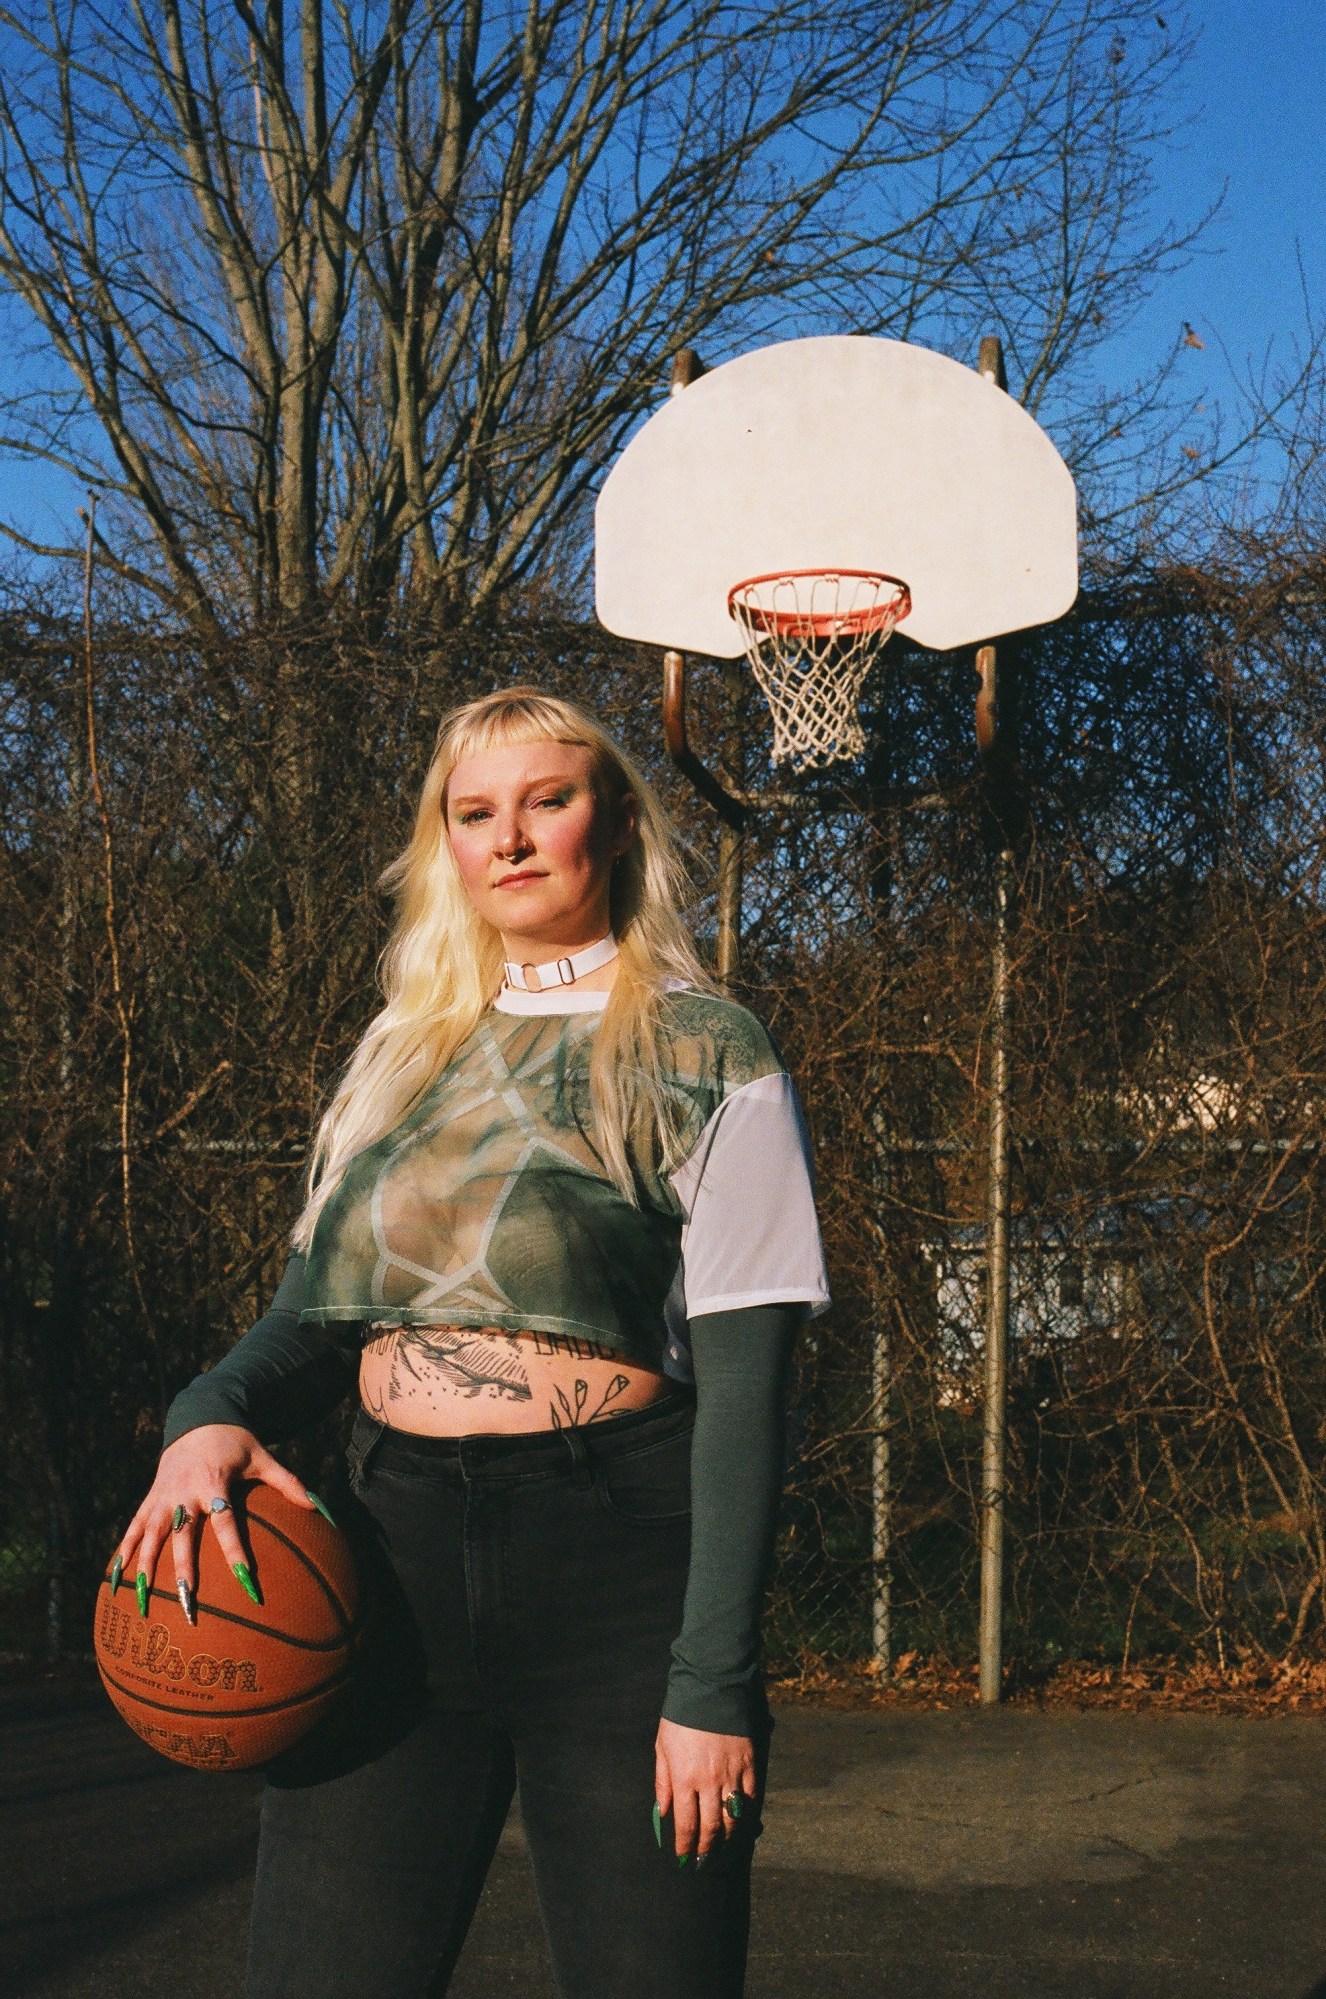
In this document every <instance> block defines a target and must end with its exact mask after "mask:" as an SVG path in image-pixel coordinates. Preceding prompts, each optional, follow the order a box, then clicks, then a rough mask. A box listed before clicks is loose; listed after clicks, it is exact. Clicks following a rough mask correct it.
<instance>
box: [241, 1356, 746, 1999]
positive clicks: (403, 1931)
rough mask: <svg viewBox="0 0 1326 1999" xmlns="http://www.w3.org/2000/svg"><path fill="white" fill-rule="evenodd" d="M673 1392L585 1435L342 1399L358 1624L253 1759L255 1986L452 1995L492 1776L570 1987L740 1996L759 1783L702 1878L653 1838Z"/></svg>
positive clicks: (486, 1827) (686, 1413)
mask: <svg viewBox="0 0 1326 1999" xmlns="http://www.w3.org/2000/svg"><path fill="white" fill-rule="evenodd" d="M694 1420H695V1403H694V1397H693V1396H688V1395H686V1394H685V1393H684V1392H681V1391H678V1392H677V1393H675V1394H670V1395H668V1396H666V1397H664V1398H663V1399H662V1400H660V1401H658V1402H655V1403H653V1404H651V1405H650V1406H649V1407H647V1408H645V1409H639V1410H632V1411H630V1412H628V1413H627V1414H626V1415H624V1416H618V1417H614V1418H611V1419H609V1420H606V1421H604V1422H600V1423H596V1424H594V1425H592V1426H591V1427H589V1428H586V1429H571V1430H548V1431H539V1432H533V1433H528V1434H524V1435H518V1436H512V1437H498V1436H475V1437H460V1438H433V1437H411V1436H408V1435H406V1434H404V1433H403V1432H401V1431H398V1430H388V1429H384V1428H383V1426H382V1425H381V1424H379V1423H376V1422H375V1421H373V1419H372V1418H370V1417H369V1416H367V1415H365V1414H362V1413H361V1415H360V1417H359V1419H358V1421H357V1423H356V1425H355V1429H354V1434H353V1437H352V1440H351V1445H350V1452H349V1462H350V1482H351V1486H352V1488H353V1491H354V1493H355V1495H356V1497H355V1499H354V1500H352V1501H351V1502H350V1506H349V1514H350V1516H351V1518H350V1521H349V1526H350V1531H351V1532H352V1534H354V1535H355V1537H356V1538H357V1540H358V1542H359V1545H360V1548H361V1552H362V1557H363V1564H364V1567H365V1569H366V1571H367V1573H368V1576H369V1579H370V1582H371V1584H372V1587H373V1596H374V1607H373V1613H372V1634H373V1635H372V1642H371V1645H370V1648H369V1653H368V1656H367V1657H366V1659H365V1662H364V1666H363V1669H362V1670H361V1672H360V1674H359V1676H358V1678H357V1681H356V1683H355V1686H354V1688H353V1690H352V1692H351V1694H350V1696H349V1697H348V1698H347V1700H346V1701H345V1703H344V1704H343V1705H342V1706H341V1707H340V1708H339V1709H337V1710H336V1712H335V1713H334V1714H333V1715H331V1716H330V1717H329V1718H328V1720H327V1721H326V1722H325V1723H323V1724H321V1725H320V1726H319V1727H318V1728H317V1729H316V1731H315V1732H314V1734H313V1735H311V1736H309V1737H307V1738H306V1739H305V1741H304V1742H302V1743H300V1744H297V1745H296V1747H295V1748H294V1749H293V1750H291V1751H288V1752H287V1754H286V1755H285V1756H284V1757H283V1758H281V1759H280V1760H279V1761H278V1762H277V1763H276V1764H274V1765H273V1766H272V1767H271V1769H270V1770H269V1772H268V1783H267V1788H266V1792H265V1794H264V1799H263V1809H262V1837H261V1843H260V1848H259V1856H258V1877H257V1884H256V1891H255V1899H254V1912H253V1931H252V1937H251V1942H250V1953H249V1987H248V1990H249V1999H352V1995H353V1999H416V1995H418V1999H423V1995H435V1994H440V1993H443V1992H445V1991H446V1989H447V1985H448V1982H449V1980H450V1977H451V1972H452V1969H453V1967H454V1966H455V1963H456V1959H457V1957H458V1956H459V1954H460V1948H461V1945H462V1943H463V1942H464V1939H465V1934H466V1931H467V1930H468V1928H469V1925H470V1920H471V1918H472V1916H473V1914H474V1908H475V1904H476V1902H477V1900H478V1897H479V1892H480V1889H481V1888H482V1886H483V1882H484V1877H485V1875H486V1874H487V1872H488V1867H489V1864H490V1862H491V1860H492V1857H493V1852H494V1849H495V1847H496V1845H497V1840H498V1836H499V1834H500V1832H501V1830H502V1826H503V1823H504V1821H505V1819H506V1815H507V1807H508V1805H509V1804H510V1801H511V1797H512V1794H513V1792H514V1790H515V1789H516V1787H517V1786H519V1790H520V1809H521V1816H522V1818H523V1820H524V1825H525V1834H526V1839H527V1841H528V1845H529V1853H530V1859H531V1861H532V1863H533V1869H534V1879H535V1884H536V1887H537V1890H538V1898H539V1907H540V1910H541V1913H542V1917H543V1924H544V1930H545V1932H546V1935H547V1939H548V1947H549V1952H550V1954H551V1958H552V1964H553V1971H554V1975H555V1978H556V1982H557V1989H558V1991H559V1993H561V1994H562V1995H563V1999H739V1995H740V1993H741V1992H742V1988H743V1984H744V1978H745V1966H746V1940H747V1932H748V1929H749V1921H750V1868H751V1859H752V1853H753V1848H754V1842H755V1840H756V1838H757V1837H758V1835H759V1832H760V1829H761V1827H760V1808H761V1805H762V1803H763V1798H764V1785H765V1775H766V1770H767V1765H768V1752H769V1738H770V1735H771V1733H772V1729H773V1720H772V1717H771V1716H770V1715H769V1713H768V1708H767V1705H765V1704H764V1703H763V1701H762V1702H761V1708H762V1713H761V1716H760V1719H759V1721H758V1722H757V1724H756V1726H755V1731H754V1745H755V1758H756V1769H757V1776H758V1796H757V1798H756V1800H755V1804H754V1806H753V1807H752V1805H751V1804H750V1803H749V1802H747V1805H746V1809H745V1811H744V1813H743V1814H742V1817H741V1819H740V1820H739V1821H738V1823H737V1827H736V1829H735V1831H734V1832H733V1834H732V1835H731V1837H730V1838H729V1839H728V1840H727V1841H726V1842H724V1841H722V1840H720V1841H719V1842H718V1844H717V1845H716V1846H715V1848H714V1850H713V1852H712V1853H711V1855H710V1858H709V1860H708V1861H707V1863H706V1865H705V1866H704V1867H703V1868H702V1869H697V1868H696V1866H695V1862H694V1860H693V1859H691V1860H689V1861H688V1862H687V1864H686V1865H685V1866H684V1867H679V1866H678V1864H677V1861H676V1858H675V1854H674V1852H673V1843H672V1820H671V1818H670V1817H669V1818H666V1819H664V1821H663V1848H662V1850H661V1851H660V1849H659V1847H658V1844H657V1842H656V1840H655V1837H654V1830H653V1825H652V1823H651V1813H652V1809H653V1803H654V1738H655V1735H656V1733H657V1730H658V1722H659V1713H660V1708H661V1704H662V1700H663V1695H664V1689H665V1686H666V1682H667V1676H668V1665H669V1653H670V1648H671V1644H672V1640H673V1639H674V1637H675V1636H676V1634H677V1632H678V1630H679V1629H680V1626H681V1618H682V1601H683V1596H684V1593H685V1588H686V1569H687V1562H688V1556H689V1542H690V1440H691V1430H692V1427H693V1424H694Z"/></svg>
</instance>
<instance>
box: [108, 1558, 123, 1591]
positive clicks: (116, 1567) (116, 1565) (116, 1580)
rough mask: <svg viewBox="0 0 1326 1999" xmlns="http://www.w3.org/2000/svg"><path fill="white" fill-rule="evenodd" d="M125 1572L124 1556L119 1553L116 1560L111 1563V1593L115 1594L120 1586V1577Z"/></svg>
mask: <svg viewBox="0 0 1326 1999" xmlns="http://www.w3.org/2000/svg"><path fill="white" fill-rule="evenodd" d="M123 1574H124V1556H123V1555H117V1556H116V1557H115V1560H114V1561H113V1562H112V1563H111V1572H110V1593H111V1595H112V1596H114V1594H115V1592H116V1590H117V1589H118V1588H119V1587H120V1578H121V1576H122V1575H123Z"/></svg>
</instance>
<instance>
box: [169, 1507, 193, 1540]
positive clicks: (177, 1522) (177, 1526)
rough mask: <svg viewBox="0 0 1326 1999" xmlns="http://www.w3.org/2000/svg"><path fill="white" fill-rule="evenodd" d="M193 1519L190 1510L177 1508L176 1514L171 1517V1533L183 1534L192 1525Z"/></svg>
mask: <svg viewBox="0 0 1326 1999" xmlns="http://www.w3.org/2000/svg"><path fill="white" fill-rule="evenodd" d="M192 1519H193V1515H192V1514H191V1513H190V1512H188V1510H187V1509H186V1508H185V1507H183V1506H177V1507H176V1508H175V1511H174V1513H173V1514H172V1516H171V1522H170V1531H171V1533H172V1534H180V1533H182V1532H183V1531H184V1529H185V1528H186V1527H187V1526H188V1525H189V1524H190V1522H191V1521H192Z"/></svg>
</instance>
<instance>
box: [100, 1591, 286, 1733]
mask: <svg viewBox="0 0 1326 1999" xmlns="http://www.w3.org/2000/svg"><path fill="white" fill-rule="evenodd" d="M98 1639H99V1643H100V1646H101V1653H102V1656H103V1658H106V1659H123V1658H124V1656H125V1654H126V1652H127V1654H128V1656H129V1661H130V1663H131V1664H132V1665H135V1666H137V1667H138V1669H139V1671H140V1672H145V1673H154V1674H155V1675H156V1676H157V1677H158V1678H159V1679H162V1680H168V1681H170V1682H172V1683H173V1684H175V1685H179V1684H181V1683H183V1684H185V1685H187V1686H191V1687H197V1688H198V1689H199V1691H200V1692H201V1693H210V1692H211V1691H212V1690H213V1689H214V1688H219V1689H220V1691H221V1692H222V1693H227V1694H233V1693H241V1694H256V1693H260V1692H261V1691H262V1690H261V1688H260V1687H259V1685H258V1668H257V1666H256V1665H255V1664H254V1662H253V1660H252V1659H217V1658H214V1657H213V1655H212V1653H210V1652H191V1653H190V1654H189V1655H188V1656H187V1657H186V1656H185V1654H184V1653H183V1652H181V1650H180V1648H179V1646H178V1645H174V1644H172V1643H171V1637H170V1632H169V1631H168V1629H167V1628H166V1626H165V1625H164V1624H144V1623H143V1621H142V1619H141V1618H137V1617H131V1616H130V1614H129V1612H128V1611H127V1610H121V1609H120V1607H119V1605H118V1604H114V1603H103V1605H102V1607H101V1630H100V1632H99V1634H98ZM209 1760H212V1759H209Z"/></svg>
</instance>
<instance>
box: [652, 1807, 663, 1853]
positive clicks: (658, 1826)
mask: <svg viewBox="0 0 1326 1999" xmlns="http://www.w3.org/2000/svg"><path fill="white" fill-rule="evenodd" d="M654 1838H655V1839H656V1840H657V1841H658V1843H659V1846H660V1847H661V1846H662V1844H663V1814H662V1812H661V1811H660V1810H659V1808H658V1799H657V1798H655V1800H654Z"/></svg>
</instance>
